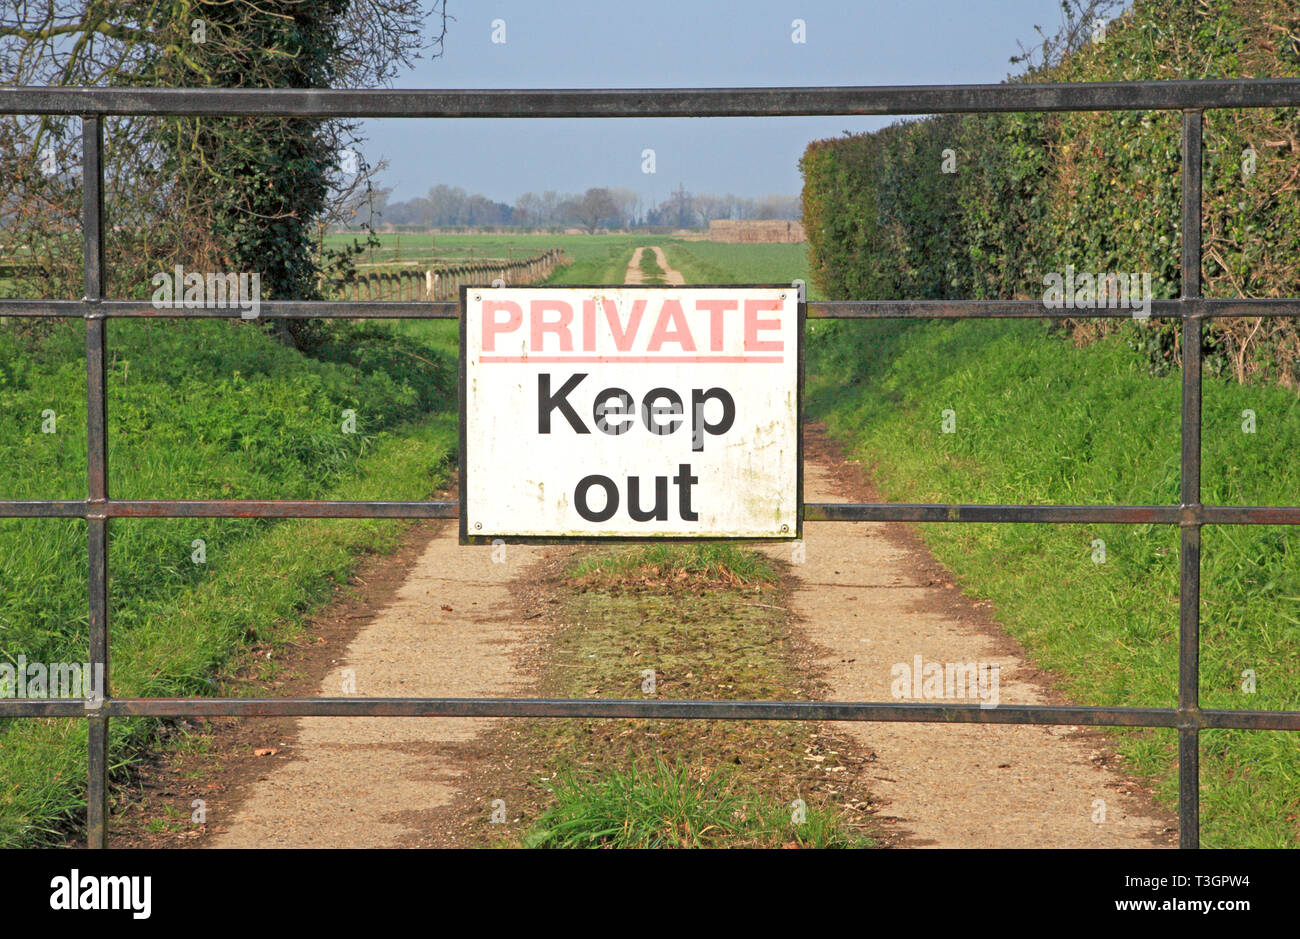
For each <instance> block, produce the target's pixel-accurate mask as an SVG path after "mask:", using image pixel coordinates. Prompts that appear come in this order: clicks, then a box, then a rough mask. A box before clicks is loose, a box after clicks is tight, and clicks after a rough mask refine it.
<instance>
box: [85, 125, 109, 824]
mask: <svg viewBox="0 0 1300 939" xmlns="http://www.w3.org/2000/svg"><path fill="white" fill-rule="evenodd" d="M103 150H104V127H103V122H102V120H101V119H100V118H99V116H97V115H87V116H85V117H84V118H83V119H82V131H81V179H82V192H83V194H84V195H83V203H82V237H83V239H84V250H85V296H84V298H83V299H84V301H85V303H86V314H85V317H86V446H87V454H86V485H87V489H88V492H89V496H88V503H89V504H88V506H87V509H86V531H87V551H86V556H87V592H88V595H89V603H90V657H89V661H90V668H91V670H92V676H94V675H95V674H96V673H100V672H101V670H102V676H103V678H102V680H103V686H102V690H103V694H104V698H105V699H107V698H108V695H109V688H108V517H107V513H106V512H105V505H104V503H105V501H106V500H107V499H108V439H107V438H108V434H107V411H108V408H107V398H106V394H105V372H104V358H105V356H104V353H105V346H106V342H105V335H104V325H105V324H104V318H103V316H102V314H101V313H100V311H99V300H100V299H102V298H103V296H104V189H103V182H104V167H103ZM92 680H93V677H92ZM87 723H88V730H89V741H90V742H89V747H88V751H89V752H88V753H87V759H88V761H89V767H88V776H87V785H86V842H87V846H88V847H91V848H103V847H105V845H106V840H107V834H108V717H107V716H105V715H104V713H103V711H98V712H95V711H92V712H89V713H88V715H87Z"/></svg>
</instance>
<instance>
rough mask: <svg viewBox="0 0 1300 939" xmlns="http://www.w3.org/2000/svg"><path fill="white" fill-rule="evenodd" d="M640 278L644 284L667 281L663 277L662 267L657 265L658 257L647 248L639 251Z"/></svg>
mask: <svg viewBox="0 0 1300 939" xmlns="http://www.w3.org/2000/svg"><path fill="white" fill-rule="evenodd" d="M641 279H642V282H643V283H646V284H663V283H667V281H666V280H665V279H664V269H663V268H662V267H660V266H659V259H658V257H656V256H655V253H654V252H653V251H651V250H649V249H648V248H647V249H646V250H644V251H642V252H641Z"/></svg>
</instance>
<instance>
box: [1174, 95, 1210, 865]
mask: <svg viewBox="0 0 1300 939" xmlns="http://www.w3.org/2000/svg"><path fill="white" fill-rule="evenodd" d="M1201 143H1202V140H1201V112H1200V111H1199V110H1188V111H1184V112H1183V205H1182V214H1183V219H1182V222H1183V250H1182V296H1183V299H1185V300H1194V299H1199V298H1200V296H1201ZM1203 331H1204V323H1203V320H1202V318H1201V317H1200V316H1199V315H1198V314H1197V313H1196V312H1194V311H1193V310H1191V309H1184V311H1183V318H1182V336H1183V400H1182V487H1181V501H1182V504H1183V505H1184V506H1195V507H1197V508H1199V507H1200V504H1201V341H1202V333H1203ZM1180 534H1181V545H1180V556H1179V562H1180V563H1179V583H1178V709H1179V710H1180V711H1181V712H1182V714H1183V721H1182V726H1180V727H1179V728H1178V822H1179V825H1178V829H1179V835H1178V843H1179V846H1180V847H1183V848H1198V847H1200V843H1201V820H1200V815H1201V791H1200V775H1201V772H1200V727H1199V724H1200V657H1201V649H1200V645H1201V525H1200V522H1199V521H1193V522H1183V523H1182V525H1181V526H1180Z"/></svg>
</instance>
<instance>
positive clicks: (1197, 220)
mask: <svg viewBox="0 0 1300 939" xmlns="http://www.w3.org/2000/svg"><path fill="white" fill-rule="evenodd" d="M1297 106H1300V79H1222V80H1212V81H1169V82H1089V83H1062V84H1032V83H1027V84H1005V85H918V86H876V87H823V88H671V89H665V88H654V89H544V90H491V91H479V90H457V91H439V90H420V91H411V90H400V91H398V90H311V89H208V88H204V89H192V88H45V87H12V86H10V87H4V88H0V114H61V115H67V116H73V117H75V116H81V117H82V120H83V123H82V185H83V190H84V207H83V240H84V246H85V295H84V297H83V298H82V299H80V300H47V299H35V300H25V299H16V300H15V299H3V300H0V316H22V317H81V318H83V319H84V320H85V322H86V379H87V381H86V401H87V430H88V438H87V444H88V450H89V452H88V461H87V491H88V495H87V498H86V499H73V500H28V501H13V500H10V501H0V518H6V517H7V518H84V519H85V520H86V524H87V530H88V536H87V540H88V544H87V559H88V562H89V573H88V586H89V608H90V662H91V665H92V668H93V667H95V666H98V665H102V666H103V668H104V675H105V678H104V702H103V704H102V706H101V707H99V708H97V709H95V710H88V709H87V708H86V707H85V705H84V703H83V702H81V701H79V700H76V699H7V700H0V717H26V718H39V717H84V718H85V719H86V720H87V721H88V724H89V752H88V786H87V806H86V828H87V840H88V843H89V845H90V846H91V847H104V846H105V843H106V836H107V819H108V765H109V761H108V724H109V720H110V719H111V718H113V717H128V716H149V717H200V716H351V717H360V716H392V717H435V716H438V717H471V716H473V717H633V718H668V719H677V718H680V719H736V720H741V719H749V720H819V721H821V720H829V721H930V722H946V723H984V724H1073V725H1091V726H1142V727H1169V728H1176V729H1177V731H1178V784H1179V794H1178V816H1179V843H1180V845H1181V846H1182V847H1184V848H1194V847H1198V846H1199V844H1200V793H1199V779H1200V766H1199V749H1198V747H1199V734H1200V732H1201V731H1202V730H1218V729H1244V730H1293V731H1294V730H1300V711H1269V710H1220V709H1213V708H1202V707H1201V706H1200V699H1199V674H1200V586H1201V583H1200V568H1201V561H1200V555H1201V528H1202V526H1204V525H1297V524H1300V506H1224V505H1204V504H1203V503H1202V502H1201V377H1202V376H1201V344H1202V339H1203V334H1204V327H1205V321H1206V319H1209V318H1212V317H1229V316H1232V317H1242V316H1246V317H1256V316H1262V317H1284V316H1297V315H1300V299H1297V298H1283V299H1261V300H1254V299H1243V300H1235V299H1209V298H1205V297H1202V296H1201V172H1202V165H1201V164H1202V158H1201V156H1202V115H1203V112H1204V111H1205V110H1206V109H1213V108H1263V107H1297ZM1116 110H1178V111H1181V112H1182V115H1183V120H1182V211H1181V216H1182V219H1181V220H1182V255H1181V264H1182V289H1181V296H1180V297H1179V298H1178V299H1176V300H1156V301H1153V302H1152V305H1151V316H1152V317H1153V318H1157V319H1176V320H1178V321H1179V322H1180V324H1181V332H1182V355H1183V369H1182V404H1181V432H1182V444H1181V455H1180V462H1181V489H1180V501H1179V504H1178V505H1145V506H1135V505H947V504H944V505H904V504H872V503H859V504H840V503H818V502H812V503H806V504H805V505H804V507H803V510H804V518H805V519H807V520H809V521H905V522H1040V523H1041V522H1051V523H1064V524H1070V523H1085V522H1087V523H1108V524H1160V525H1177V526H1178V528H1179V530H1180V533H1181V545H1180V573H1179V639H1178V706H1177V707H1175V708H1146V707H1143V708H1134V707H1046V706H1025V705H1000V706H998V707H997V708H981V707H979V706H978V705H969V706H944V705H934V704H898V703H876V702H837V701H691V700H671V701H645V700H640V701H637V700H601V699H562V700H556V699H524V698H469V699H467V698H357V697H349V698H262V699H250V698H114V697H112V696H111V694H110V690H109V689H110V686H109V682H108V674H109V673H108V528H109V519H111V518H180V517H196V516H202V517H211V518H235V517H240V518H245V517H254V518H455V517H457V515H458V510H459V505H458V504H457V503H456V502H326V501H315V500H281V501H258V500H171V499H156V500H120V499H112V498H110V497H109V494H108V450H107V403H106V402H107V395H106V393H105V385H106V373H105V351H106V345H107V344H106V337H105V323H106V320H107V319H108V318H110V317H162V318H191V317H223V316H224V317H231V318H237V317H239V315H240V311H239V310H238V309H235V310H231V309H216V308H207V309H183V310H182V309H166V310H157V309H154V308H153V306H152V305H151V304H150V303H149V302H148V301H138V300H110V299H108V298H106V297H105V296H104V284H105V277H104V227H103V224H104V223H103V213H104V192H103V127H104V119H105V118H106V117H108V116H112V115H177V116H180V115H188V116H196V115H250V116H260V117H314V118H334V117H408V118H419V117H467V118H474V117H479V118H483V117H540V118H546V117H601V118H617V117H710V116H711V117H759V116H807V115H888V114H937V113H966V112H998V111H1116ZM806 306H807V315H808V316H810V317H820V318H826V319H880V318H897V319H936V318H937V319H958V318H971V317H999V318H1000V317H1047V318H1055V319H1065V318H1070V319H1078V318H1083V317H1107V316H1115V317H1118V316H1129V315H1131V314H1130V313H1128V312H1126V311H1122V310H1118V309H1115V310H1108V309H1102V310H1066V309H1051V308H1049V307H1046V306H1044V305H1043V304H1042V303H1039V302H1036V301H1024V300H1020V301H987V300H985V301H959V300H875V301H832V302H810V303H808V304H807V305H806ZM261 316H264V317H268V318H302V317H329V318H356V319H395V318H441V319H454V318H456V317H457V316H458V304H456V303H449V302H369V301H363V302H358V301H269V302H263V303H262V304H261Z"/></svg>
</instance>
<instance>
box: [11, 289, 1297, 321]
mask: <svg viewBox="0 0 1300 939" xmlns="http://www.w3.org/2000/svg"><path fill="white" fill-rule="evenodd" d="M482 286H487V285H486V284H484V285H482ZM1297 308H1300V298H1294V297H1289V298H1288V297H1282V298H1276V297H1272V298H1262V299H1242V300H1231V299H1220V298H1214V297H1195V298H1180V299H1177V300H1152V301H1151V316H1150V318H1151V319H1181V318H1182V317H1183V316H1184V315H1186V313H1187V311H1188V310H1192V311H1195V312H1198V313H1199V314H1200V315H1201V316H1203V317H1207V318H1228V317H1256V316H1263V317H1292V316H1295V315H1296V310H1297ZM99 310H100V311H101V313H102V314H103V315H104V316H107V317H114V318H115V317H122V318H127V317H132V318H134V317H139V318H142V319H246V320H252V319H308V318H320V319H456V318H457V317H459V315H460V312H459V304H457V303H454V302H447V301H438V302H422V301H402V302H397V301H370V300H266V301H263V302H262V303H261V305H260V308H259V311H258V315H257V316H256V317H250V316H245V315H244V314H243V311H241V310H240V309H239V308H238V307H232V306H229V305H227V306H224V307H217V306H211V307H207V306H205V307H194V308H192V309H177V308H174V307H166V308H161V309H159V308H156V307H154V306H153V305H152V304H151V303H150V302H149V301H147V300H104V301H102V302H101V303H100V304H99ZM807 311H808V312H807V315H808V317H809V318H810V319H832V320H855V319H1039V318H1045V319H1139V318H1141V317H1135V316H1134V315H1133V311H1132V310H1126V309H1123V308H1121V307H1115V308H1109V307H1107V308H1101V309H1083V310H1075V309H1054V308H1052V307H1048V306H1045V305H1043V304H1042V303H1041V302H1039V301H1037V300H813V301H810V302H809V303H808V304H807ZM84 313H85V310H84V304H83V302H82V301H80V300H39V299H31V300H24V299H0V316H20V317H80V316H83V315H84Z"/></svg>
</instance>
